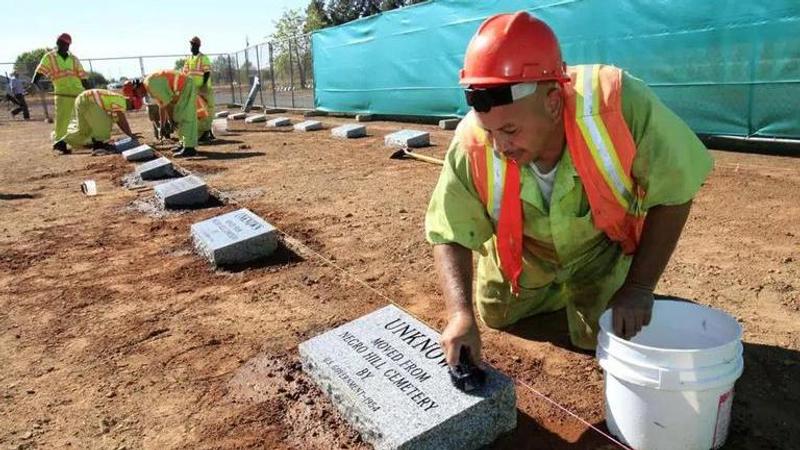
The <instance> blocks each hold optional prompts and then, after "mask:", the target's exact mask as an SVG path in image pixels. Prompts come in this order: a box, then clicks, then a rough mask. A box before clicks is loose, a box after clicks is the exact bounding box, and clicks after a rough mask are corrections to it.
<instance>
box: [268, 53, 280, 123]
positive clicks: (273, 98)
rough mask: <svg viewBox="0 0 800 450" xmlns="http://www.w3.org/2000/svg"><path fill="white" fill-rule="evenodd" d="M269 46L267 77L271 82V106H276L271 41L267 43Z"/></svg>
mask: <svg viewBox="0 0 800 450" xmlns="http://www.w3.org/2000/svg"><path fill="white" fill-rule="evenodd" d="M267 45H268V46H269V79H270V81H271V82H272V107H273V108H277V107H278V101H277V100H276V99H275V64H274V63H273V61H272V42H270V43H268V44H267Z"/></svg>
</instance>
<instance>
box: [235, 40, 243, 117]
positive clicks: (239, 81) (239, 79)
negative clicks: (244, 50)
mask: <svg viewBox="0 0 800 450" xmlns="http://www.w3.org/2000/svg"><path fill="white" fill-rule="evenodd" d="M236 73H237V74H238V75H236V83H237V84H238V85H239V103H241V104H242V106H244V95H242V67H241V66H240V65H239V53H238V52H237V53H236Z"/></svg>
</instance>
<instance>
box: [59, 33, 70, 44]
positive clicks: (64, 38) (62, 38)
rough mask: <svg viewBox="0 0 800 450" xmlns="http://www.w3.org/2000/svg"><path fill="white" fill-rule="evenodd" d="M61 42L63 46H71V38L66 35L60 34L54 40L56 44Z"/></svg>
mask: <svg viewBox="0 0 800 450" xmlns="http://www.w3.org/2000/svg"><path fill="white" fill-rule="evenodd" d="M58 41H61V42H63V43H65V44H72V36H70V35H68V34H67V33H61V34H60V35H59V36H58V39H56V42H58Z"/></svg>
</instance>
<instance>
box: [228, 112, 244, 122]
mask: <svg viewBox="0 0 800 450" xmlns="http://www.w3.org/2000/svg"><path fill="white" fill-rule="evenodd" d="M246 118H247V113H243V112H240V113H236V114H229V115H228V120H244V119H246Z"/></svg>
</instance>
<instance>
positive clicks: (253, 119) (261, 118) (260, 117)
mask: <svg viewBox="0 0 800 450" xmlns="http://www.w3.org/2000/svg"><path fill="white" fill-rule="evenodd" d="M266 121H267V116H266V115H265V114H253V115H252V116H250V117H248V118H247V119H244V123H259V122H266Z"/></svg>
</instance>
